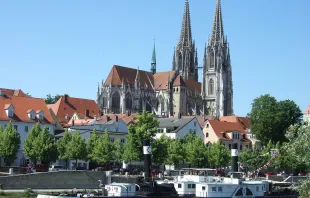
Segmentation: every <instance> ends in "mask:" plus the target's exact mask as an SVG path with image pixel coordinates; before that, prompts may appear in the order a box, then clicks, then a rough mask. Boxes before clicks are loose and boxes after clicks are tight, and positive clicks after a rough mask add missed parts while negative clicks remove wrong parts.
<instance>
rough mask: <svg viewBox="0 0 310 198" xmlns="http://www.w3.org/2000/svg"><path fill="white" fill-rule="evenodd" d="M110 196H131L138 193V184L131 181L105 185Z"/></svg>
mask: <svg viewBox="0 0 310 198" xmlns="http://www.w3.org/2000/svg"><path fill="white" fill-rule="evenodd" d="M105 189H106V190H107V191H108V196H109V197H131V196H135V195H136V185H135V184H129V183H112V184H109V185H106V186H105Z"/></svg>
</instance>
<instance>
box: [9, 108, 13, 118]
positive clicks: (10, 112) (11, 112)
mask: <svg viewBox="0 0 310 198" xmlns="http://www.w3.org/2000/svg"><path fill="white" fill-rule="evenodd" d="M13 115H14V112H13V111H12V110H11V111H10V110H9V117H10V118H13Z"/></svg>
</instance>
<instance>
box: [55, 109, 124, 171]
mask: <svg viewBox="0 0 310 198" xmlns="http://www.w3.org/2000/svg"><path fill="white" fill-rule="evenodd" d="M69 124H70V125H71V127H70V128H68V131H69V132H71V133H74V132H76V131H78V132H79V133H80V135H81V136H82V137H83V138H84V139H85V141H86V142H87V141H88V139H89V138H90V135H91V133H92V132H93V130H94V129H96V132H97V134H99V135H103V134H104V132H105V130H107V131H108V134H109V136H110V138H111V140H112V142H114V141H116V140H120V141H121V142H122V143H125V141H126V135H127V134H128V126H127V124H126V123H125V122H124V121H123V120H121V119H119V118H118V115H110V116H108V115H104V116H101V117H97V116H95V118H94V119H79V120H74V119H72V120H70V121H69ZM63 134H64V133H60V134H58V135H56V138H61V137H62V136H63ZM57 164H61V165H65V162H64V161H62V160H58V161H57ZM75 167H85V168H87V169H88V168H89V163H88V162H86V161H83V160H78V165H77V166H76V162H75V160H72V161H70V163H69V167H68V168H69V169H72V168H75Z"/></svg>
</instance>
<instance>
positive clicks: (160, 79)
mask: <svg viewBox="0 0 310 198" xmlns="http://www.w3.org/2000/svg"><path fill="white" fill-rule="evenodd" d="M174 74H175V71H168V72H157V73H156V74H155V75H154V84H155V86H154V87H155V90H167V89H168V80H173V77H174Z"/></svg>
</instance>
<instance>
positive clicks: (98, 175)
mask: <svg viewBox="0 0 310 198" xmlns="http://www.w3.org/2000/svg"><path fill="white" fill-rule="evenodd" d="M98 180H102V183H103V184H105V183H106V173H105V172H97V171H59V172H47V173H32V174H24V175H11V176H0V184H1V187H2V189H25V188H32V189H73V188H80V189H96V188H98V186H99V182H98Z"/></svg>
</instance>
